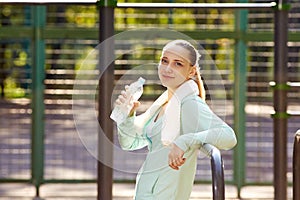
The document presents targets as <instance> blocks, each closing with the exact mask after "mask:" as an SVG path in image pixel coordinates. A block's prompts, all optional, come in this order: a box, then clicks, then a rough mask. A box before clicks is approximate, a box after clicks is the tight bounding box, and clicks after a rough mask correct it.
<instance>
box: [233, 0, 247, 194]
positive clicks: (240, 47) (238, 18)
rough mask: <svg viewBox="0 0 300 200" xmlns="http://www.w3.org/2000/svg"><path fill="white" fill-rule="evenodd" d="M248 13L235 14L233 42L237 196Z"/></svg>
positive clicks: (242, 155)
mask: <svg viewBox="0 0 300 200" xmlns="http://www.w3.org/2000/svg"><path fill="white" fill-rule="evenodd" d="M237 2H238V3H246V2H247V0H237ZM247 15H248V11H246V10H239V11H236V13H235V31H236V33H237V34H238V37H237V38H238V39H236V41H235V58H234V78H235V84H234V130H235V132H236V134H237V140H238V144H237V147H236V148H235V151H234V182H235V183H236V186H237V189H238V196H239V197H240V191H241V188H242V186H243V185H244V183H245V174H246V172H245V169H246V167H245V164H246V149H245V146H246V145H245V144H246V142H245V132H246V113H245V106H246V100H247V99H246V96H247V87H246V82H247V76H246V75H247V53H246V51H247V44H246V41H245V40H244V38H243V35H244V34H245V32H246V31H247V23H248V21H247Z"/></svg>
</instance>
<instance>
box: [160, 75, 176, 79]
mask: <svg viewBox="0 0 300 200" xmlns="http://www.w3.org/2000/svg"><path fill="white" fill-rule="evenodd" d="M162 77H163V78H166V79H171V78H174V77H173V76H169V75H165V74H162Z"/></svg>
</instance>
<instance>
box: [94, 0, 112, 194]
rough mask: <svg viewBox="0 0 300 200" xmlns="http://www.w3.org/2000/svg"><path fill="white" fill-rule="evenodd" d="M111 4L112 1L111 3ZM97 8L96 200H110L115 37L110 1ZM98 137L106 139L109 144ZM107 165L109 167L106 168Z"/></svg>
mask: <svg viewBox="0 0 300 200" xmlns="http://www.w3.org/2000/svg"><path fill="white" fill-rule="evenodd" d="M110 1H113V0H110ZM104 3H105V4H104V5H100V7H99V18H100V26H99V29H100V30H99V42H100V48H99V70H100V73H101V77H100V80H99V98H98V105H99V106H98V117H99V123H100V128H101V129H102V130H99V131H100V132H99V137H98V144H99V145H98V148H99V149H98V152H99V156H100V157H99V158H98V163H97V164H98V180H97V181H98V184H97V185H98V187H97V191H98V195H97V199H98V200H111V199H112V185H113V171H112V168H111V167H112V165H113V164H112V162H113V145H112V144H113V123H112V120H110V118H109V115H110V112H111V95H112V91H113V83H114V63H113V62H111V61H112V60H113V59H112V57H113V55H114V49H113V46H114V43H113V40H109V38H110V37H112V36H113V35H114V7H113V6H110V5H112V3H113V2H107V1H105V2H104ZM101 136H104V137H106V138H107V139H108V140H109V141H110V143H109V144H108V143H107V142H106V141H107V140H104V139H103V138H101ZM104 160H105V161H106V163H104V162H103V161H104ZM108 163H110V164H111V165H110V166H108Z"/></svg>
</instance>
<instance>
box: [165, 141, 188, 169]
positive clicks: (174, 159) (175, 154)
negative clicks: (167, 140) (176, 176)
mask: <svg viewBox="0 0 300 200" xmlns="http://www.w3.org/2000/svg"><path fill="white" fill-rule="evenodd" d="M183 155H184V151H183V150H182V149H180V148H179V147H178V146H177V145H176V144H174V143H172V144H171V149H170V152H169V166H170V167H171V168H172V169H175V170H178V169H179V167H180V166H181V165H183V164H184V162H185V158H184V157H183Z"/></svg>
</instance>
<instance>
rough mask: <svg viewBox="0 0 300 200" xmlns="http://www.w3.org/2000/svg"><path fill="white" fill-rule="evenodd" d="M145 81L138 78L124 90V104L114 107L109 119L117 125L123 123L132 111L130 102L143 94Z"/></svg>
mask: <svg viewBox="0 0 300 200" xmlns="http://www.w3.org/2000/svg"><path fill="white" fill-rule="evenodd" d="M144 83H145V79H143V78H142V77H140V78H139V79H138V80H137V81H136V82H133V83H131V84H130V85H129V87H128V88H127V90H126V97H127V98H126V102H124V103H122V104H120V105H116V106H115V108H114V109H113V111H112V113H111V115H110V118H111V119H112V120H114V121H115V122H117V124H118V125H119V124H121V123H123V122H124V121H125V120H126V118H127V117H128V115H129V112H130V110H131V109H132V102H134V101H137V100H138V99H139V98H140V97H141V96H142V94H143V85H144Z"/></svg>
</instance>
